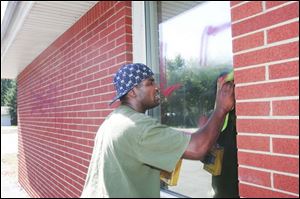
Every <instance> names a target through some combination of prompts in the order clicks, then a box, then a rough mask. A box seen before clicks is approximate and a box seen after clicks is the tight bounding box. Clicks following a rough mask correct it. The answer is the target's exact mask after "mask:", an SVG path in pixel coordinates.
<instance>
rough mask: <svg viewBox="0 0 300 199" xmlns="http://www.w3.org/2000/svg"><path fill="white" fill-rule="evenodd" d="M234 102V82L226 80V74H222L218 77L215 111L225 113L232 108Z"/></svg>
mask: <svg viewBox="0 0 300 199" xmlns="http://www.w3.org/2000/svg"><path fill="white" fill-rule="evenodd" d="M234 103H235V100H234V83H233V82H232V81H229V82H226V75H224V76H222V77H220V78H219V79H218V89H217V96H216V111H217V112H220V113H221V114H226V113H228V112H229V111H231V110H232V109H233V107H234Z"/></svg>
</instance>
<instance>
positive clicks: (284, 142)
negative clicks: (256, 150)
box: [272, 138, 299, 155]
mask: <svg viewBox="0 0 300 199" xmlns="http://www.w3.org/2000/svg"><path fill="white" fill-rule="evenodd" d="M272 143H273V144H272V145H273V152H274V153H282V154H291V155H299V139H288V138H272Z"/></svg>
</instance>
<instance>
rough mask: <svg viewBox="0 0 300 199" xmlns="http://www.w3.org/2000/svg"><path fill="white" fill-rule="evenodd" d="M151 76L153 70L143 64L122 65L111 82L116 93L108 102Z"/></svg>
mask: <svg viewBox="0 0 300 199" xmlns="http://www.w3.org/2000/svg"><path fill="white" fill-rule="evenodd" d="M151 76H153V72H152V70H151V69H150V68H149V67H148V66H146V65H145V64H141V63H134V64H126V65H123V66H122V67H121V68H120V69H119V70H118V71H117V73H116V74H115V77H114V81H113V83H114V85H115V88H116V91H117V95H116V97H114V99H113V101H112V102H111V103H110V104H112V103H114V102H115V101H116V100H118V99H120V98H121V97H122V96H124V95H126V94H127V93H128V92H129V91H130V90H131V89H132V88H133V87H135V86H136V85H138V84H139V83H141V82H142V81H143V80H145V79H147V78H149V77H151Z"/></svg>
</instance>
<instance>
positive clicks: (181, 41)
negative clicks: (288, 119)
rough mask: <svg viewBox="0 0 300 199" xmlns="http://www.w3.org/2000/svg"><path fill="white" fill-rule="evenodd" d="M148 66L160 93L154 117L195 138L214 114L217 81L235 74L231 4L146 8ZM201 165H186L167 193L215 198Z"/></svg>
mask: <svg viewBox="0 0 300 199" xmlns="http://www.w3.org/2000/svg"><path fill="white" fill-rule="evenodd" d="M146 19H147V20H148V21H147V22H146V27H147V29H146V32H147V64H148V65H151V66H152V67H154V71H155V72H156V74H157V77H156V79H157V80H159V84H160V89H161V93H162V102H161V106H160V107H159V108H157V109H155V110H153V111H152V114H153V115H154V116H155V117H158V118H159V119H160V121H161V122H162V123H163V124H167V125H169V126H172V127H174V128H177V129H181V130H182V131H186V132H191V133H192V132H195V131H196V129H198V128H201V127H202V126H203V125H204V124H205V123H206V121H207V118H208V117H209V115H210V113H211V112H212V110H213V109H214V103H215V92H216V79H217V77H218V76H219V75H220V74H221V73H222V72H228V71H229V70H231V69H232V46H231V45H232V39H231V26H230V24H231V23H230V22H231V17H230V4H229V2H205V1H157V2H148V3H147V4H146ZM202 167H203V165H202V163H201V162H200V161H190V160H184V161H183V163H182V167H181V172H180V177H179V183H178V185H177V186H174V187H169V190H171V191H174V192H177V193H180V194H183V195H186V196H189V197H211V196H212V195H211V175H210V174H209V173H207V172H206V171H204V170H203V168H202Z"/></svg>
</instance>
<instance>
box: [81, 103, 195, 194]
mask: <svg viewBox="0 0 300 199" xmlns="http://www.w3.org/2000/svg"><path fill="white" fill-rule="evenodd" d="M189 141H190V135H187V134H184V133H182V132H180V131H177V130H175V129H172V128H170V127H168V126H166V125H162V124H160V123H158V122H157V121H156V120H155V119H153V118H151V117H149V116H147V115H145V114H143V113H138V112H136V111H134V110H133V109H131V108H129V107H127V106H123V105H121V106H120V107H119V108H117V109H116V110H115V111H113V112H112V113H111V114H110V115H109V116H108V117H107V119H106V120H105V121H104V122H103V124H102V125H101V126H100V128H99V130H98V132H97V135H96V138H95V146H94V150H93V154H92V158H91V162H90V166H89V169H88V174H87V178H86V182H85V185H84V189H83V192H82V195H81V197H92V198H95V197H160V171H161V170H166V171H172V170H173V169H174V168H175V166H176V163H177V162H178V160H179V159H180V158H181V156H182V155H183V153H184V151H185V149H186V148H187V146H188V143H189Z"/></svg>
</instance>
